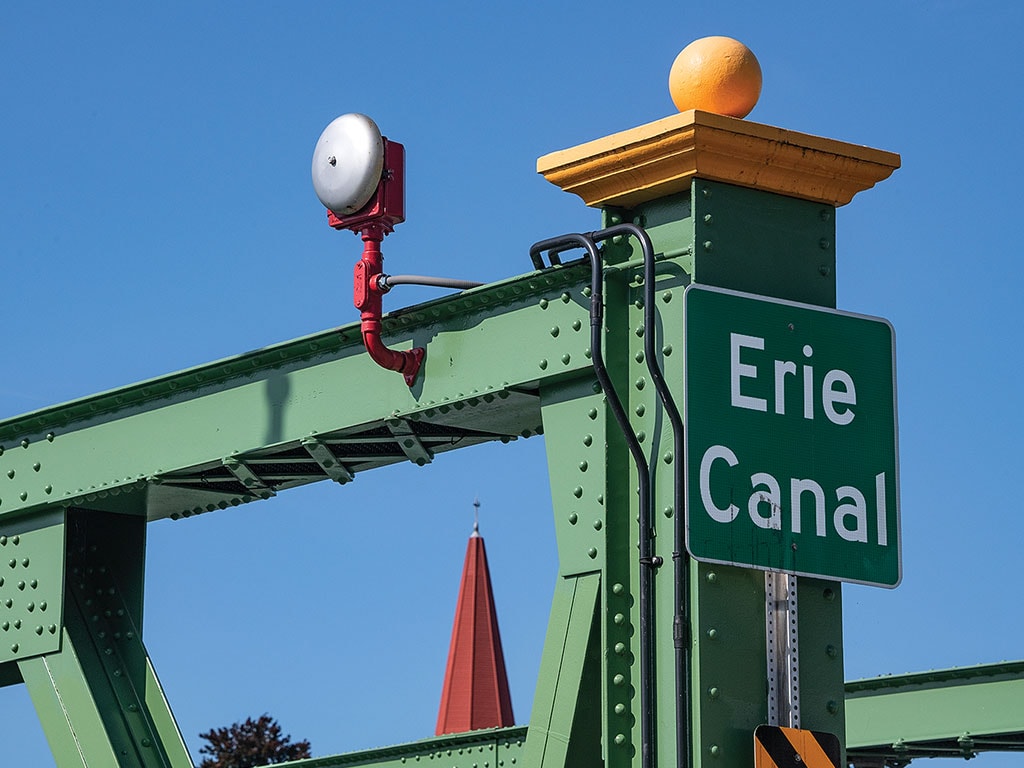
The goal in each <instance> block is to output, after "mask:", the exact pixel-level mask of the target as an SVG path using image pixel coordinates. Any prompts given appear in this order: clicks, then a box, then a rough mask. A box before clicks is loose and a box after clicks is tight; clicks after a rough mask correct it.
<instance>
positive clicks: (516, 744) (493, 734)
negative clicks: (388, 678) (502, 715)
mask: <svg viewBox="0 0 1024 768" xmlns="http://www.w3.org/2000/svg"><path fill="white" fill-rule="evenodd" d="M525 741H526V728H525V727H522V726H516V727H514V728H490V729H486V730H480V731H473V732H472V733H459V734H451V735H447V736H436V737H434V738H431V739H423V740H422V741H414V742H412V743H410V744H401V745H399V746H394V747H382V748H380V749H367V750H363V751H359V752H347V753H345V754H341V755H332V756H329V757H314V758H311V759H307V760H294V761H292V762H289V763H278V765H279V766H281V768H361V767H362V766H379V768H413V766H415V768H516V766H521V765H523V764H524V762H523V750H524V742H525Z"/></svg>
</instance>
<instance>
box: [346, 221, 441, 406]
mask: <svg viewBox="0 0 1024 768" xmlns="http://www.w3.org/2000/svg"><path fill="white" fill-rule="evenodd" d="M385 234H386V232H385V230H384V228H383V227H381V226H379V225H370V226H368V227H366V228H365V229H363V230H362V231H361V232H360V235H361V236H362V238H363V256H362V258H361V259H360V260H359V261H358V262H356V267H355V273H354V283H355V284H354V292H353V301H354V303H355V306H356V309H358V310H359V312H360V319H361V321H362V322H361V326H360V332H361V333H362V337H363V346H365V347H366V351H367V353H368V354H369V355H370V359H371V360H373V361H374V362H375V363H377V365H379V366H381V367H382V368H386V369H388V370H389V371H398V372H399V373H401V374H402V375H403V376H404V377H405V383H406V384H407V385H408V386H410V387H411V386H412V385H413V382H415V381H416V375H417V374H418V373H419V370H420V365H421V364H422V363H423V357H424V355H425V354H426V350H424V349H423V348H422V347H416V348H415V349H412V350H409V351H407V352H399V351H397V350H394V349H388V347H387V346H385V344H384V342H383V341H382V340H381V315H382V314H383V301H382V299H381V297H382V296H383V294H382V292H381V290H380V287H379V286H378V283H377V281H378V279H379V277H380V274H381V272H382V271H383V269H384V257H383V255H382V254H381V252H380V243H381V240H383V239H384V235H385Z"/></svg>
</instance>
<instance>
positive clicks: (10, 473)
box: [7, 469, 14, 480]
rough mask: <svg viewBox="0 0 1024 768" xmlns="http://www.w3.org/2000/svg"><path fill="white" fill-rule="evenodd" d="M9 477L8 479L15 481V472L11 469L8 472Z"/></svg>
mask: <svg viewBox="0 0 1024 768" xmlns="http://www.w3.org/2000/svg"><path fill="white" fill-rule="evenodd" d="M7 476H8V477H9V478H10V479H11V480H13V479H14V470H13V469H9V470H7Z"/></svg>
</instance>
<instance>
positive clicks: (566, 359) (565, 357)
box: [562, 352, 572, 365]
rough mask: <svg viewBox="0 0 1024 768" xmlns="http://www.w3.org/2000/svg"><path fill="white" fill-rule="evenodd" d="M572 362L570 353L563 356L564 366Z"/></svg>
mask: <svg viewBox="0 0 1024 768" xmlns="http://www.w3.org/2000/svg"><path fill="white" fill-rule="evenodd" d="M570 360H572V358H571V357H570V356H569V353H568V352H566V353H565V354H564V355H562V365H568V364H569V361H570Z"/></svg>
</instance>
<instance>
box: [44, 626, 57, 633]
mask: <svg viewBox="0 0 1024 768" xmlns="http://www.w3.org/2000/svg"><path fill="white" fill-rule="evenodd" d="M46 631H47V632H49V633H50V634H51V635H55V634H57V625H56V624H51V625H50V626H48V627H47V628H46Z"/></svg>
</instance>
